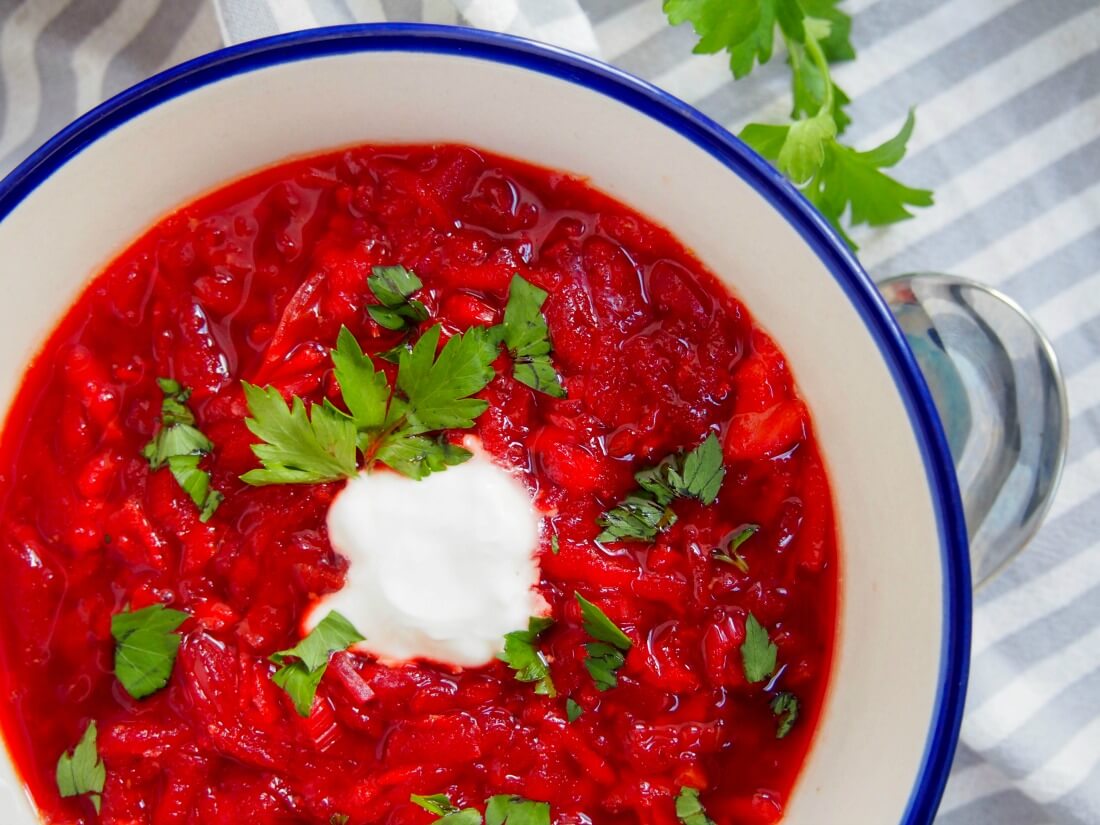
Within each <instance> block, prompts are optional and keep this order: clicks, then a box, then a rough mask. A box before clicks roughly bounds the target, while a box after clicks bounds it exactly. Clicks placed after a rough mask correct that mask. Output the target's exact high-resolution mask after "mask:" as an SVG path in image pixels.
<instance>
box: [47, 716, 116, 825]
mask: <svg viewBox="0 0 1100 825" xmlns="http://www.w3.org/2000/svg"><path fill="white" fill-rule="evenodd" d="M106 780H107V769H106V767H104V765H103V760H102V759H100V758H99V751H98V750H96V724H95V722H94V721H92V722H89V723H88V727H86V728H85V729H84V735H83V736H81V737H80V741H79V742H78V743H77V745H76V747H75V748H73V750H72V753H69V752H65V753H63V754H61V756H60V758H58V760H57V790H58V792H59V793H60V794H61V796H64V797H68V796H83V795H84V794H88V798H89V799H90V800H91V801H92V805H93V806H95V810H96V813H99V805H100V801H101V798H102V794H103V783H104V782H105V781H106Z"/></svg>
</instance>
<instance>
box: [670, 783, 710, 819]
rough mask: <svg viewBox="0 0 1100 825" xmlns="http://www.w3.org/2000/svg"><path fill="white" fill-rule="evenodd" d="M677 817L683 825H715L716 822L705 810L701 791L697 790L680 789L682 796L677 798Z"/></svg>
mask: <svg viewBox="0 0 1100 825" xmlns="http://www.w3.org/2000/svg"><path fill="white" fill-rule="evenodd" d="M676 816H677V818H678V819H679V820H680V822H682V823H683V825H714V820H713V819H711V818H710V817H709V816H707V812H706V811H705V810H703V803H702V802H700V801H699V791H697V790H696V789H695V788H688V787H682V788H680V795H679V796H677V797H676Z"/></svg>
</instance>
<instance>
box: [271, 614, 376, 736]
mask: <svg viewBox="0 0 1100 825" xmlns="http://www.w3.org/2000/svg"><path fill="white" fill-rule="evenodd" d="M361 641H363V636H362V635H360V633H359V631H358V630H356V629H355V628H354V627H353V626H352V624H351V622H349V621H348V620H347V619H345V618H344V617H343V616H342V615H340V614H339V613H337V612H336V611H335V610H333V611H330V612H329V614H328V615H327V616H325V618H324V619H322V620H321V621H320V623H319V624H318V625H317V626H316V627H315V628H313V630H311V631H310V632H309V634H308V635H307V636H306V637H305V638H304V639H302V641H300V642H298V644H296V645H295V646H294V647H291V648H287V649H286V650H280V651H278V652H277V653H273V654H272V655H271V657H270V658H271V661H272V662H274V663H275V664H277V665H279V666H280V667H279V669H278V670H276V671H275V673H274V674H273V675H272V676H271V680H272V681H273V682H275V684H277V685H278V686H279V687H281V688H282V689H283V690H285V691H286V692H287V695H289V696H290V698H291V701H293V702H294V708H295V710H297V711H298V713H299V714H300V715H301V716H309V712H310V710H311V709H312V708H313V699H314V697H315V696H316V695H317V686H318V685H319V684H320V683H321V677H322V676H324V675H325V669H326V668H327V667H328V660H329V657H330V656H331V655H332V654H333V653H335V652H336V651H338V650H346V649H347V648H348V647H349V646H350V645H353V644H355V643H356V642H361ZM291 659H293V660H294V661H290V660H291Z"/></svg>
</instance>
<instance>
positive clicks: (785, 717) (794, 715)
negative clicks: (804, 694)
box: [771, 691, 798, 739]
mask: <svg viewBox="0 0 1100 825" xmlns="http://www.w3.org/2000/svg"><path fill="white" fill-rule="evenodd" d="M771 707H772V713H774V714H775V715H776V716H778V717H779V725H778V727H777V728H776V731H775V738H776V739H782V738H783V737H785V736H786V735H787V734H788V733H790V732H791V728H793V727H794V723H795V722H796V721H797V720H798V697H797V696H795V695H794V694H793V693H788V692H786V691H783V692H781V693H777V694H775V698H774V699H772V702H771Z"/></svg>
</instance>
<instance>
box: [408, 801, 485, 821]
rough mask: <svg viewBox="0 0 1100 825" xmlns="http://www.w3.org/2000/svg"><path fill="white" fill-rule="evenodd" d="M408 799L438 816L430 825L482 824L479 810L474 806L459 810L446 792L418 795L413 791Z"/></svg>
mask: <svg viewBox="0 0 1100 825" xmlns="http://www.w3.org/2000/svg"><path fill="white" fill-rule="evenodd" d="M409 800H410V801H411V802H413V803H415V804H417V805H419V806H420V807H421V808H423V809H424V810H425V811H427V812H428V813H431V814H436V815H437V816H439V817H440V818H439V819H437V820H435V822H433V823H432V825H482V820H481V812H480V811H478V810H477V809H476V808H466V809H463V810H459V808H458V807H457V806H456V805H454V804H452V802H451V799H450V797H449V796H447V795H446V794H441V793H437V794H433V795H432V796H420V795H419V794H415V793H414V794H412V795H411V796H410V797H409Z"/></svg>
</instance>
